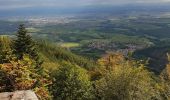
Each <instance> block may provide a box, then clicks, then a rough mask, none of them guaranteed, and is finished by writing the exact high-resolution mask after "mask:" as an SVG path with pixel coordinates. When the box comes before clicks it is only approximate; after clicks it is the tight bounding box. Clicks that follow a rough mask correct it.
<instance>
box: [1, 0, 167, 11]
mask: <svg viewBox="0 0 170 100" xmlns="http://www.w3.org/2000/svg"><path fill="white" fill-rule="evenodd" d="M160 3H170V0H74V1H73V0H0V10H14V9H18V8H31V7H36V8H39V7H40V8H41V7H45V8H46V7H47V8H49V7H56V8H71V7H84V6H93V5H98V6H100V5H126V4H158V5H159V4H160Z"/></svg>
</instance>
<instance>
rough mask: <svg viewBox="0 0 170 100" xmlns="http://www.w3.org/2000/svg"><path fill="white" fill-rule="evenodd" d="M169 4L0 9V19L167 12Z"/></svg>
mask: <svg viewBox="0 0 170 100" xmlns="http://www.w3.org/2000/svg"><path fill="white" fill-rule="evenodd" d="M169 5H170V4H169V3H168V4H147V5H146V4H131V5H119V6H115V5H114V6H113V5H93V6H84V7H72V8H59V7H27V8H22V9H18V8H17V9H10V10H9V9H7V10H2V9H0V17H1V19H3V18H11V17H15V18H16V17H33V16H41V17H42V16H43V17H49V16H59V15H90V14H92V15H94V14H100V15H102V14H103V13H104V14H109V15H116V14H127V13H134V12H135V13H139V12H140V13H143V12H145V13H146V12H150V13H151V12H152V13H153V12H164V11H165V12H167V11H170V6H169Z"/></svg>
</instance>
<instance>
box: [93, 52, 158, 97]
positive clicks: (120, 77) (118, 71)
mask: <svg viewBox="0 0 170 100" xmlns="http://www.w3.org/2000/svg"><path fill="white" fill-rule="evenodd" d="M115 56H116V57H114V56H109V59H110V60H109V61H107V62H105V61H104V66H103V67H102V68H101V70H102V71H101V72H102V75H103V77H102V78H101V79H100V80H97V81H96V82H95V87H96V92H95V93H96V97H97V98H98V99H101V100H125V99H126V100H151V99H158V100H159V99H161V96H160V93H159V91H158V90H157V89H156V87H155V86H156V81H155V80H154V79H153V76H152V74H151V73H150V72H149V71H148V70H146V68H145V66H144V65H143V64H139V63H137V62H135V61H128V60H127V61H126V60H125V59H124V58H122V57H123V56H121V55H117V54H116V55H115ZM110 57H111V58H112V59H111V58H110ZM115 58H117V59H115ZM102 61H103V60H102ZM102 63H103V62H102ZM102 65H103V64H102Z"/></svg>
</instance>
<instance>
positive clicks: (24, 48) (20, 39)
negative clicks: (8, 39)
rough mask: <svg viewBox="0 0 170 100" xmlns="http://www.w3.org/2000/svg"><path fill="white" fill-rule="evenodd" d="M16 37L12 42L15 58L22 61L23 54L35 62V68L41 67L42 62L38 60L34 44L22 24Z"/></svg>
mask: <svg viewBox="0 0 170 100" xmlns="http://www.w3.org/2000/svg"><path fill="white" fill-rule="evenodd" d="M16 36H17V38H16V40H14V42H13V49H14V51H13V53H14V54H15V55H16V56H17V58H18V59H22V58H23V55H24V54H28V55H29V56H30V57H31V58H32V59H34V60H35V61H36V62H37V66H41V64H42V62H41V61H40V60H39V56H38V54H37V48H36V45H35V42H34V41H33V40H32V38H31V36H30V35H29V34H27V30H26V28H25V26H24V24H21V25H20V26H19V28H18V32H17V35H16Z"/></svg>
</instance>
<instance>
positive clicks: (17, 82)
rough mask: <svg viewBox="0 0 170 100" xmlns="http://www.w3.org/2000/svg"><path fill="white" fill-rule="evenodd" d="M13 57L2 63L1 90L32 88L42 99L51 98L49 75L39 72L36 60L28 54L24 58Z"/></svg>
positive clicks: (47, 99)
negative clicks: (48, 87)
mask: <svg viewBox="0 0 170 100" xmlns="http://www.w3.org/2000/svg"><path fill="white" fill-rule="evenodd" d="M12 59H13V60H10V61H9V63H4V64H1V65H0V74H1V76H0V92H5V91H8V92H9V91H16V90H29V89H32V90H34V91H35V92H36V93H37V95H38V97H39V98H40V99H41V100H49V99H50V95H49V93H48V89H47V86H48V84H50V81H49V80H48V75H47V74H44V75H42V74H39V73H37V70H36V62H35V61H34V60H32V59H30V58H29V56H27V55H23V59H22V60H17V59H15V58H12ZM40 90H41V92H39V91H40ZM42 93H45V94H43V95H42Z"/></svg>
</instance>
